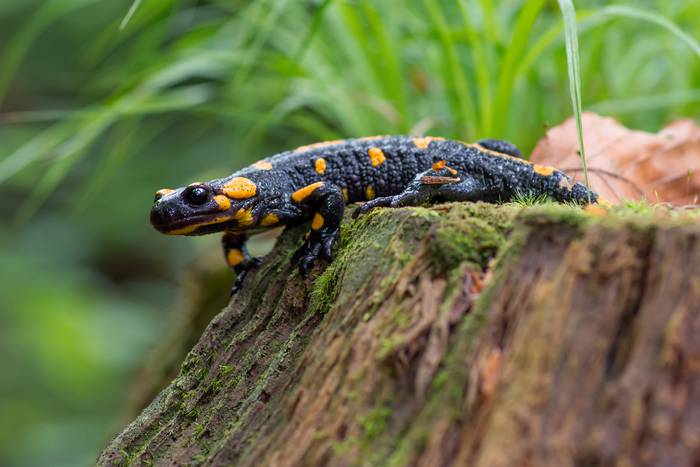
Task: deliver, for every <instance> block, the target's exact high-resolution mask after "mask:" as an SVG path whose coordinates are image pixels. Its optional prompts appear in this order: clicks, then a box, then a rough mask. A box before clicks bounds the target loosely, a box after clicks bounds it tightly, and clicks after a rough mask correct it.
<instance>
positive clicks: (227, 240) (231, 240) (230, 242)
mask: <svg viewBox="0 0 700 467" xmlns="http://www.w3.org/2000/svg"><path fill="white" fill-rule="evenodd" d="M246 240H247V236H246V235H244V234H240V233H234V232H226V233H225V234H224V236H223V237H222V238H221V245H222V246H223V249H224V257H225V258H226V264H228V265H229V267H230V268H231V269H233V271H234V272H235V273H236V282H234V284H233V287H231V296H233V295H234V294H235V293H236V292H238V291H239V290H240V289H241V286H242V285H243V280H244V279H245V276H246V274H248V271H250V270H251V269H252V268H254V267H255V266H259V265H260V262H261V260H260V258H253V257H252V256H250V254H249V253H248V249H247V248H246V247H245V242H246Z"/></svg>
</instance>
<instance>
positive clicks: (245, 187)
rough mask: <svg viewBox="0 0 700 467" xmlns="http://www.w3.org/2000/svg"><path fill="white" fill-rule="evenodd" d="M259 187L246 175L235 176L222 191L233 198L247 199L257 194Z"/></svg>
mask: <svg viewBox="0 0 700 467" xmlns="http://www.w3.org/2000/svg"><path fill="white" fill-rule="evenodd" d="M257 190H258V187H257V186H256V185H255V183H254V182H253V181H252V180H250V179H248V178H245V177H234V178H232V179H231V180H229V181H228V182H226V184H225V185H224V186H223V187H222V188H221V191H222V192H223V193H224V194H225V195H226V196H228V197H229V198H233V199H247V198H251V197H253V196H255V193H256V192H257Z"/></svg>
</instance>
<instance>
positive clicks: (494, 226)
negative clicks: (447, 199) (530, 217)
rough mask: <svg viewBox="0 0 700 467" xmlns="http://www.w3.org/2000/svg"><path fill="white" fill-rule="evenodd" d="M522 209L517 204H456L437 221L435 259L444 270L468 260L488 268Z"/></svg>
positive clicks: (480, 266) (478, 266) (433, 249)
mask: <svg viewBox="0 0 700 467" xmlns="http://www.w3.org/2000/svg"><path fill="white" fill-rule="evenodd" d="M518 211H519V209H517V208H516V207H515V206H514V205H498V206H495V205H488V204H484V203H474V204H471V203H470V204H465V203H462V204H460V205H457V206H455V207H454V208H453V209H450V210H449V211H447V212H446V213H445V214H444V215H443V218H442V219H441V221H440V222H439V223H438V224H437V227H436V230H435V235H434V241H432V242H431V243H430V252H431V257H432V259H433V262H434V263H435V264H436V266H437V267H438V268H439V269H440V270H449V269H452V268H454V267H456V266H457V265H458V264H460V263H462V262H464V261H467V262H469V263H471V264H472V265H474V267H475V268H477V269H485V268H486V265H487V264H488V262H489V260H490V259H491V258H493V257H494V256H495V255H496V253H497V252H498V250H499V248H500V247H501V246H502V245H503V243H504V242H505V240H506V238H507V236H508V234H509V233H510V231H511V229H512V227H513V218H514V217H515V215H516V213H517V212H518Z"/></svg>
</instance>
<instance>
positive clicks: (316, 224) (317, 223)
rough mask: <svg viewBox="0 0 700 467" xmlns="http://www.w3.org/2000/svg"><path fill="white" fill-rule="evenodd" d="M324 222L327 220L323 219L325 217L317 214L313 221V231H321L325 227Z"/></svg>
mask: <svg viewBox="0 0 700 467" xmlns="http://www.w3.org/2000/svg"><path fill="white" fill-rule="evenodd" d="M324 222H325V220H324V219H323V216H322V215H320V214H319V213H316V215H314V220H313V221H311V229H312V230H318V229H320V228H321V227H323V223H324Z"/></svg>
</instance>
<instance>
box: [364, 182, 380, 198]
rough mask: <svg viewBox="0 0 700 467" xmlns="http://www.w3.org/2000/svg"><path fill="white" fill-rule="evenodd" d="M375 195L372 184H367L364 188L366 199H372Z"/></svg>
mask: <svg viewBox="0 0 700 467" xmlns="http://www.w3.org/2000/svg"><path fill="white" fill-rule="evenodd" d="M376 196H377V194H376V193H375V192H374V188H373V187H372V185H370V186H368V187H367V189H366V190H365V197H366V198H367V199H368V200H371V199H374V198H375V197H376Z"/></svg>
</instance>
